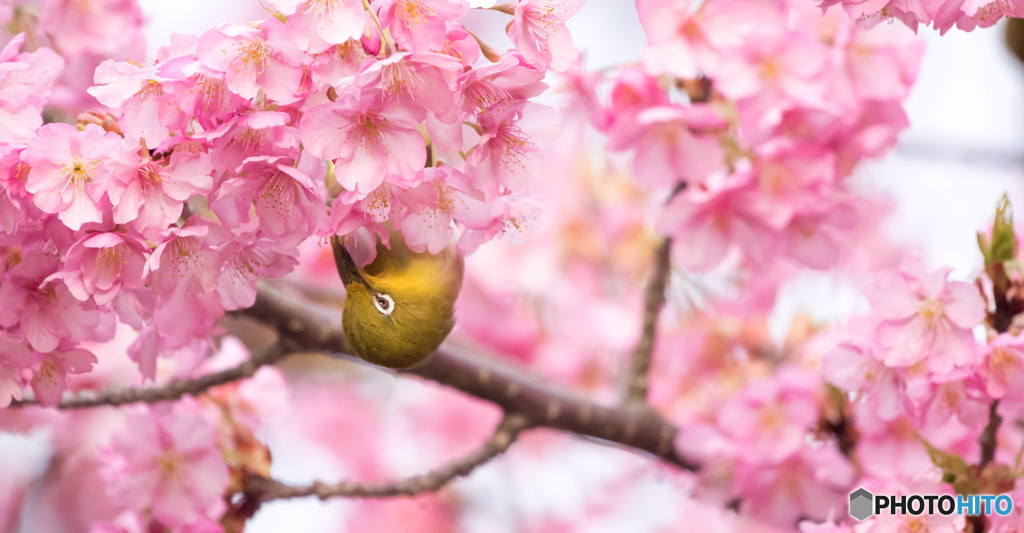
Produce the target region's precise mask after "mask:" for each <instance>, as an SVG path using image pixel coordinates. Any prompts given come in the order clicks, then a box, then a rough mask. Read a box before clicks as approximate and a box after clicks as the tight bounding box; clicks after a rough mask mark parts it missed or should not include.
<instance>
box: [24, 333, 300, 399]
mask: <svg viewBox="0 0 1024 533" xmlns="http://www.w3.org/2000/svg"><path fill="white" fill-rule="evenodd" d="M290 353H292V351H291V350H289V349H287V348H286V347H284V346H282V344H281V343H275V344H273V345H272V346H270V347H269V348H267V349H265V350H263V351H262V352H260V353H257V354H253V356H252V357H250V358H249V359H248V360H246V361H245V362H244V363H242V364H240V365H238V366H236V367H233V368H228V369H226V370H221V371H220V372H214V373H212V374H206V375H203V376H199V377H196V378H192V379H184V380H183V379H176V380H173V381H170V382H168V383H167V384H165V385H160V386H153V387H135V388H128V389H112V390H108V391H104V392H93V391H81V392H78V393H76V394H74V395H69V396H67V397H65V398H64V399H63V400H61V402H60V403H59V404H57V408H59V409H82V408H85V407H98V406H101V405H124V404H129V403H158V402H166V401H169V400H177V399H179V398H181V397H182V396H184V395H186V394H189V395H192V396H196V395H199V394H201V393H203V392H206V391H207V390H208V389H210V388H213V387H216V386H218V385H224V384H225V383H231V382H233V381H238V380H240V379H244V378H247V377H250V376H252V375H253V374H255V373H256V370H258V369H259V368H260V367H261V366H264V365H271V364H274V363H276V362H278V361H280V360H281V359H284V358H285V357H287V356H288V355H289V354H290ZM28 405H39V400H38V399H35V398H25V399H23V400H19V401H15V402H11V405H10V406H11V407H24V406H28Z"/></svg>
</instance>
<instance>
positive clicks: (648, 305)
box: [624, 237, 672, 402]
mask: <svg viewBox="0 0 1024 533" xmlns="http://www.w3.org/2000/svg"><path fill="white" fill-rule="evenodd" d="M671 249H672V239H671V238H668V237H665V238H663V239H662V240H661V243H660V244H659V245H658V248H657V249H656V250H655V252H654V267H653V269H652V271H651V278H650V279H649V280H648V281H647V288H646V290H645V294H644V315H643V326H642V329H641V333H640V340H639V341H637V344H636V348H634V350H633V358H632V360H631V361H630V372H629V379H628V381H627V383H626V395H625V398H624V400H625V401H626V402H644V401H646V399H647V387H648V379H647V374H648V372H649V371H650V368H651V356H652V354H653V352H654V340H655V337H656V335H657V330H658V318H659V317H660V316H661V309H662V308H663V307H664V306H665V289H666V288H668V276H669V269H670V266H671V257H670V255H669V252H670V251H671Z"/></svg>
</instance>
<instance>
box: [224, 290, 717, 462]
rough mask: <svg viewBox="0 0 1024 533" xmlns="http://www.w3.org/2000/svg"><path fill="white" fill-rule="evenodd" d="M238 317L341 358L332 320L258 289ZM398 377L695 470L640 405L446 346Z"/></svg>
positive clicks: (665, 426)
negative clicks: (603, 399)
mask: <svg viewBox="0 0 1024 533" xmlns="http://www.w3.org/2000/svg"><path fill="white" fill-rule="evenodd" d="M239 313H240V314H242V315H244V316H247V317H249V318H252V319H254V320H257V321H259V322H262V323H264V324H267V325H268V326H270V327H272V328H274V329H275V330H276V331H277V333H278V334H279V335H280V341H287V342H291V343H293V344H294V346H295V347H296V349H301V350H306V351H324V352H329V353H337V352H347V350H346V344H345V338H344V334H343V333H342V331H341V327H340V324H341V321H340V320H339V319H338V316H337V315H336V314H334V313H327V312H325V310H323V309H318V308H317V307H315V306H311V305H310V304H309V302H307V301H304V300H302V299H300V298H296V297H295V296H292V295H290V294H288V293H286V292H283V291H281V290H280V289H276V288H273V287H271V286H269V285H263V286H262V287H261V288H260V291H259V293H258V295H257V297H256V303H255V304H254V305H253V306H252V307H250V308H249V309H245V310H241V311H239ZM403 372H406V373H409V374H413V375H417V376H420V377H423V378H426V379H430V380H432V381H436V382H438V383H440V384H442V385H447V386H449V387H452V388H454V389H457V390H459V391H462V392H464V393H466V394H469V395H470V396H474V397H477V398H480V399H483V400H487V401H489V402H491V403H494V404H496V405H498V406H499V407H501V408H502V409H503V410H504V411H505V413H515V414H518V415H521V416H523V417H525V418H526V420H527V422H528V424H529V425H530V426H535V427H548V428H552V429H559V430H563V431H568V432H572V433H576V434H578V435H581V436H585V437H592V438H596V439H600V440H602V441H606V442H608V443H614V444H619V445H622V446H624V447H627V448H632V449H635V450H639V451H643V452H647V453H649V454H652V455H654V456H656V457H659V458H660V459H662V460H664V461H666V462H668V463H670V464H674V465H676V466H678V467H680V468H685V469H688V470H696V469H697V468H698V465H697V464H696V463H694V462H692V461H690V460H687V459H685V458H683V457H681V456H680V455H679V454H678V453H677V452H676V451H675V448H674V446H673V441H674V439H675V437H676V434H677V432H678V428H676V427H675V426H674V425H672V424H671V423H670V422H669V421H667V420H665V418H664V417H662V416H661V415H660V414H659V413H658V412H657V411H655V410H654V409H652V408H651V407H649V406H647V405H642V404H629V405H622V406H605V405H600V404H597V403H595V402H592V401H590V400H587V399H585V398H581V397H579V396H577V395H574V394H570V393H568V392H566V391H564V390H561V389H559V388H557V387H554V386H552V385H550V384H548V383H545V382H544V381H543V380H542V379H540V378H538V377H536V376H534V375H531V374H529V373H527V372H524V371H522V370H519V369H517V368H514V367H512V366H511V365H508V364H506V363H502V362H500V361H498V360H496V359H493V358H489V357H485V356H482V355H480V354H479V353H476V352H473V351H470V350H467V349H463V348H460V347H458V346H455V345H453V344H452V343H446V344H444V345H442V348H441V349H440V350H438V352H437V353H435V354H434V355H432V356H431V357H429V358H427V359H426V360H425V361H423V362H422V363H420V364H418V365H416V366H414V367H412V368H409V369H407V370H404V371H403Z"/></svg>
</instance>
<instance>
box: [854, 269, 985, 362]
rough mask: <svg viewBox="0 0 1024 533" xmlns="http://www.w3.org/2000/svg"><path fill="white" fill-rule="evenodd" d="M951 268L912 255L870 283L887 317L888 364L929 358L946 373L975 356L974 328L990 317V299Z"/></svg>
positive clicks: (874, 303) (873, 299)
mask: <svg viewBox="0 0 1024 533" xmlns="http://www.w3.org/2000/svg"><path fill="white" fill-rule="evenodd" d="M949 273H950V269H949V268H939V269H936V270H933V271H926V270H925V267H924V263H923V262H922V261H921V258H920V257H918V256H916V255H912V256H909V257H907V258H906V259H905V260H904V261H903V263H902V264H901V265H900V267H899V269H891V270H886V271H884V272H882V273H880V274H879V275H878V276H877V277H875V279H874V280H872V282H871V283H869V284H868V285H867V286H865V287H864V294H865V296H867V298H868V301H869V302H870V303H871V307H873V308H874V310H875V312H876V313H878V315H879V316H880V317H881V319H882V321H881V323H880V324H879V326H878V334H879V340H880V342H881V344H882V346H883V347H885V348H886V352H885V355H884V361H885V364H886V365H887V366H909V365H912V364H914V363H916V362H918V361H926V362H927V365H928V367H929V368H931V370H932V371H933V372H937V373H946V372H949V371H951V370H953V369H954V368H955V367H957V366H960V365H963V364H966V363H968V362H969V361H972V360H973V357H974V350H975V346H974V335H973V334H972V333H971V328H973V327H974V326H976V325H978V324H980V323H981V320H982V319H983V318H984V317H985V304H984V301H983V300H982V298H981V295H980V294H979V293H978V289H977V288H976V287H974V286H973V285H971V284H969V283H966V282H963V281H948V280H947V278H948V277H949Z"/></svg>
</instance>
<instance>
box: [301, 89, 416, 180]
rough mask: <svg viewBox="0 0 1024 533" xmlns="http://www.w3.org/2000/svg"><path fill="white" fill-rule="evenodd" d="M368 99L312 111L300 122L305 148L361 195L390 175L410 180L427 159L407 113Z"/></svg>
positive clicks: (346, 101)
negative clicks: (331, 164) (331, 162)
mask: <svg viewBox="0 0 1024 533" xmlns="http://www.w3.org/2000/svg"><path fill="white" fill-rule="evenodd" d="M372 96H373V95H367V96H365V97H363V98H362V99H359V100H356V99H355V98H354V97H350V98H346V99H343V100H338V101H337V102H334V103H329V104H324V105H321V106H318V107H315V108H313V109H310V110H309V111H307V112H306V113H305V115H304V116H303V119H302V121H301V122H300V123H299V132H300V133H301V135H302V144H303V145H304V146H305V147H306V149H307V150H309V152H310V153H312V154H313V155H315V156H317V157H319V158H321V159H332V160H334V164H335V177H336V179H337V180H338V183H339V184H340V185H341V186H342V187H344V188H345V189H347V190H350V191H358V192H359V193H362V194H367V193H369V192H370V191H372V190H373V189H375V188H377V186H378V185H380V184H381V183H383V182H384V180H385V179H386V178H387V177H388V176H390V175H392V174H395V175H397V176H399V177H400V178H411V177H412V175H413V174H415V172H416V171H417V170H418V169H421V168H423V165H424V163H425V162H426V157H427V150H426V145H425V144H424V142H423V136H422V135H420V133H419V132H418V131H416V130H415V127H416V124H417V123H418V121H417V120H416V118H415V117H414V116H413V115H412V114H411V113H412V110H410V109H407V108H401V107H398V105H396V104H392V103H385V102H383V101H381V100H379V99H377V98H374V97H372Z"/></svg>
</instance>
